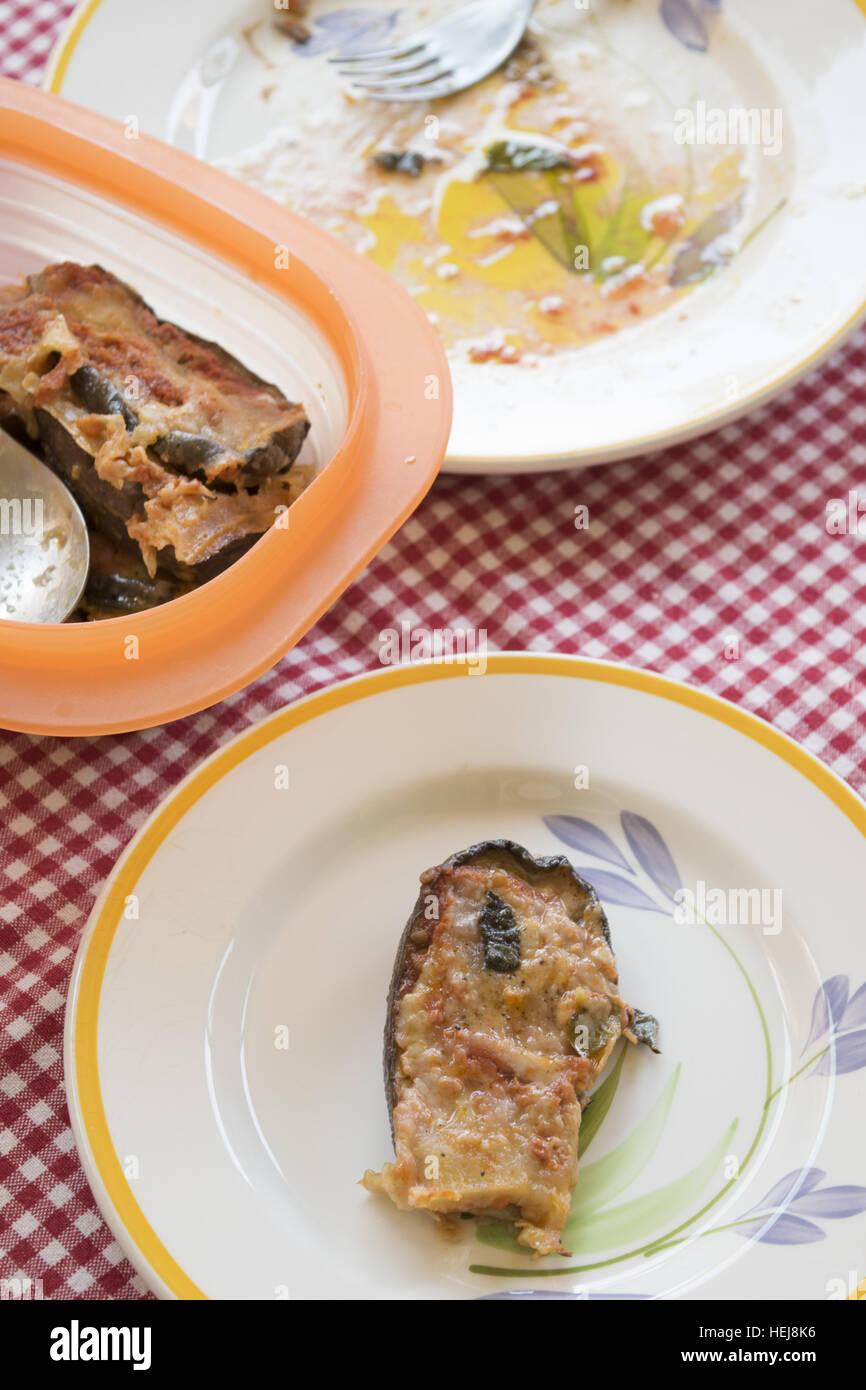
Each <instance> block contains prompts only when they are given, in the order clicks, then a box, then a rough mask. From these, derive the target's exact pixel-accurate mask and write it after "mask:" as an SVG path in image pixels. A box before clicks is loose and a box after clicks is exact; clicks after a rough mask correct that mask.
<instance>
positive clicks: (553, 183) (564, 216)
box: [486, 170, 584, 271]
mask: <svg viewBox="0 0 866 1390" xmlns="http://www.w3.org/2000/svg"><path fill="white" fill-rule="evenodd" d="M486 177H487V178H488V179H489V180H490V182H491V183H492V185H493V187H494V188H495V189H496V191H497V193H498V194H499V196H500V197H501V198H502V199H503V201H504V202H505V203H507V204H508V206H509V207H510V208H511V209H512V211H513V212H516V213H517V216H518V217H519V218H520V220H521V222H523V223H524V225H525V226H526V227H527V228H528V230H529V231H530V232H531V233H532V235H533V236H534V237H535V238H536V240H537V241H540V242H541V244H542V246H543V247H544V248H545V250H547V251H549V252H550V254H551V256H553V257H554V259H555V260H557V261H559V264H560V265H561V266H564V267H565V269H566V270H572V271H573V270H574V268H575V267H574V259H575V254H576V251H577V247H578V246H581V245H583V244H584V238H583V236H582V234H581V231H580V228H579V226H578V224H577V221H576V220H575V216H574V208H573V206H572V203H571V198H570V197H569V196H567V195H566V190H565V189H564V186H563V185H562V184H561V183H560V182H559V176H558V175H557V174H555V173H549V172H548V173H544V172H542V173H537V172H529V173H524V172H514V173H503V172H498V171H496V170H491V171H490V172H489V173H488V174H487V175H486ZM548 205H550V208H551V210H550V211H549V212H546V213H545V214H544V216H539V210H540V209H541V208H544V207H547V206H548Z"/></svg>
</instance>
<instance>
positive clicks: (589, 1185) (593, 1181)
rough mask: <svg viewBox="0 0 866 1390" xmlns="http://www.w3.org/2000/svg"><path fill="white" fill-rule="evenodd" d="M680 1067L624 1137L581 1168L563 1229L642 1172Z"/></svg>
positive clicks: (656, 1140)
mask: <svg viewBox="0 0 866 1390" xmlns="http://www.w3.org/2000/svg"><path fill="white" fill-rule="evenodd" d="M681 1071H682V1064H680V1065H678V1066H677V1067H675V1068H674V1071H673V1073H672V1074H671V1076H670V1077H669V1078H668V1080H667V1082H666V1083H665V1085H664V1087H663V1088H662V1091H661V1094H660V1095H659V1098H658V1100H657V1101H656V1102H655V1104H654V1105H653V1107H652V1109H651V1110H650V1112H649V1114H648V1115H647V1116H646V1118H645V1119H643V1120H641V1122H640V1124H639V1125H637V1126H636V1127H635V1128H634V1129H633V1130H632V1132H631V1134H630V1135H629V1136H628V1138H627V1139H624V1140H623V1141H622V1143H621V1144H618V1145H617V1146H616V1148H615V1149H611V1151H610V1153H609V1154H605V1156H604V1158H600V1159H598V1160H597V1161H596V1162H595V1163H590V1164H589V1166H588V1167H586V1168H584V1170H583V1172H582V1173H581V1174H580V1176H579V1178H578V1183H577V1187H576V1188H575V1192H574V1199H573V1201H572V1203H571V1214H570V1216H569V1218H568V1225H567V1227H566V1229H571V1227H572V1222H573V1221H574V1220H575V1217H578V1218H579V1219H580V1220H583V1219H584V1218H585V1216H586V1215H587V1213H588V1212H591V1211H595V1210H596V1209H597V1208H598V1207H601V1206H604V1205H605V1204H606V1203H607V1202H609V1201H611V1199H612V1198H613V1197H616V1196H618V1195H619V1193H620V1192H623V1191H624V1190H625V1189H626V1188H627V1187H628V1185H629V1183H632V1182H634V1180H635V1178H636V1177H638V1176H639V1174H640V1173H642V1172H643V1170H644V1168H645V1167H646V1165H647V1164H648V1163H649V1161H650V1159H651V1158H652V1156H653V1154H654V1153H655V1151H656V1149H657V1148H658V1146H659V1141H660V1139H661V1137H662V1134H663V1133H664V1128H665V1125H666V1124H667V1122H668V1115H669V1114H670V1110H671V1105H672V1104H673V1099H674V1093H675V1092H676V1089H677V1086H678V1085H679V1080H680V1072H681Z"/></svg>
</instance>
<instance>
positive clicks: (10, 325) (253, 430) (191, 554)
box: [0, 261, 310, 608]
mask: <svg viewBox="0 0 866 1390" xmlns="http://www.w3.org/2000/svg"><path fill="white" fill-rule="evenodd" d="M0 425H2V427H4V428H6V429H8V430H9V431H10V433H13V434H17V435H18V437H19V438H22V439H24V440H25V441H26V442H28V443H29V444H30V446H31V447H34V445H35V446H36V447H37V448H39V449H40V450H41V452H42V455H43V457H44V458H45V461H46V463H47V464H48V465H49V467H51V468H52V469H53V470H54V471H55V472H56V473H57V474H59V476H60V477H61V478H62V479H63V481H64V482H65V483H66V485H67V486H68V487H69V489H70V491H71V492H72V493H73V494H74V496H75V497H76V500H77V501H78V503H79V505H80V506H81V509H82V511H83V512H84V515H85V517H86V519H87V522H88V525H89V526H90V528H91V530H92V531H93V532H94V533H96V534H97V535H99V536H100V537H101V538H103V540H104V541H105V542H107V543H109V544H110V545H111V546H113V547H114V548H115V550H116V551H117V555H118V560H117V564H116V567H115V572H116V574H117V579H118V583H117V584H116V585H114V588H115V589H117V590H118V592H119V595H120V600H121V602H120V607H121V608H123V607H124V606H125V604H126V603H127V602H128V601H132V602H134V603H135V605H136V606H147V600H148V598H150V599H151V602H157V603H158V602H160V601H163V600H164V598H165V597H166V596H171V595H172V593H173V592H175V591H176V590H177V589H178V588H179V589H180V591H183V590H184V589H185V588H189V587H193V586H194V585H195V584H199V583H202V582H203V581H204V580H206V579H209V578H210V577H211V576H212V575H213V574H215V573H218V572H219V571H220V570H221V569H225V567H226V566H227V565H228V564H230V563H232V562H233V561H234V560H235V559H237V558H238V557H239V556H240V555H241V554H243V552H244V551H245V550H247V549H248V548H249V547H250V546H251V545H252V544H253V543H254V542H255V541H256V540H257V539H258V538H259V536H260V535H261V534H262V533H263V532H264V531H266V530H267V529H268V527H269V526H270V525H271V524H272V523H273V522H274V520H275V519H276V516H277V515H278V512H279V511H280V510H285V508H286V507H287V506H288V505H290V504H291V502H293V501H294V499H295V498H296V497H297V495H298V494H299V493H300V492H301V491H302V490H303V487H304V485H305V483H306V482H309V481H310V479H309V477H307V476H305V467H303V466H299V467H298V468H297V469H294V470H293V471H292V473H291V476H289V470H290V469H292V465H293V464H294V462H295V459H296V458H297V455H298V452H299V450H300V449H301V446H302V444H303V442H304V439H305V438H306V435H307V432H308V430H309V428H310V422H309V420H308V418H307V415H306V412H305V410H304V407H303V406H302V405H298V404H296V403H294V402H292V401H289V400H287V399H286V397H285V396H284V395H283V394H282V392H281V391H280V390H278V388H277V387H276V386H273V385H271V384H270V383H268V382H266V381H263V380H262V379H261V378H260V377H258V376H256V375H255V374H254V373H253V372H251V371H249V370H248V369H247V368H246V367H245V366H243V364H242V363H240V362H239V361H237V359H236V358H234V357H232V356H231V355H230V354H229V353H228V352H226V351H225V350H224V349H223V348H222V347H220V346H219V344H217V343H211V342H208V341H206V340H205V339H203V338H198V337H196V336H195V335H194V334H192V333H187V332H186V331H185V330H183V329H181V328H178V327H177V325H176V324H173V323H170V322H168V321H167V320H164V319H159V318H157V316H156V315H155V314H154V313H153V311H152V310H151V309H150V308H149V306H148V305H147V304H146V303H145V301H144V300H143V299H142V298H141V296H140V295H139V294H137V293H136V292H135V290H133V289H131V288H130V287H129V286H128V285H126V284H124V283H123V281H121V280H118V279H117V278H116V276H114V275H112V274H110V272H108V271H106V270H103V269H102V267H101V266H97V265H91V266H82V265H77V264H75V263H74V262H70V261H66V262H63V263H61V264H58V265H51V266H47V267H46V268H45V269H44V270H41V271H39V272H38V273H36V274H32V275H28V276H27V277H26V278H25V279H24V280H23V281H22V282H21V283H20V284H17V285H9V286H5V287H4V288H2V289H0ZM103 549H105V546H103ZM110 580H111V575H110V574H108V575H106V574H105V573H104V572H103V573H101V574H97V575H96V576H95V584H94V585H92V586H91V587H92V588H94V587H95V588H96V590H97V591H98V592H97V598H98V599H100V601H103V600H106V601H107V600H109V599H110V598H111V597H112V595H111V594H110V593H109V589H110V588H111V587H112V586H111V582H110ZM149 584H150V586H151V590H152V592H151V593H150V594H149V593H148V585H149ZM130 585H132V586H135V590H136V591H135V594H134V595H133V596H132V597H131V589H130ZM115 596H116V595H115ZM109 606H110V604H109Z"/></svg>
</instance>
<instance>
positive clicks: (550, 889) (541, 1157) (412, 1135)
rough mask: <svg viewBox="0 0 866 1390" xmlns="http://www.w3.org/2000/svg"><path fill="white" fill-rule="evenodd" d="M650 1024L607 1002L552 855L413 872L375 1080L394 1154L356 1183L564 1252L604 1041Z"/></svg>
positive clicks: (611, 988)
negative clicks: (507, 1226) (415, 886)
mask: <svg viewBox="0 0 866 1390" xmlns="http://www.w3.org/2000/svg"><path fill="white" fill-rule="evenodd" d="M656 1033H657V1024H656V1021H655V1019H653V1018H651V1017H650V1016H648V1015H645V1014H641V1013H639V1012H637V1011H636V1010H635V1009H633V1008H632V1007H631V1005H630V1004H627V1003H626V1001H625V1000H624V999H623V998H622V996H621V995H620V993H619V987H618V980H617V967H616V961H615V959H614V955H613V951H612V949H611V942H610V931H609V928H608V925H607V921H606V919H605V915H604V912H603V910H602V908H601V904H600V903H599V901H598V898H597V897H596V894H595V892H594V890H593V889H592V888H591V887H590V885H589V884H588V883H586V882H585V881H584V880H583V879H582V878H580V877H579V875H578V874H577V873H576V872H575V870H574V869H573V868H572V866H571V864H570V863H569V862H568V860H567V859H565V858H563V857H560V856H557V857H552V858H546V859H534V858H533V857H532V855H530V854H529V853H528V852H527V851H526V850H525V849H523V848H521V846H520V845H516V844H513V843H512V842H511V841H508V840H490V841H487V842H485V843H483V844H479V845H473V846H472V848H471V849H467V850H464V851H462V852H461V853H459V854H454V855H452V856H451V858H450V859H447V860H446V861H445V862H444V863H443V864H440V865H439V866H438V867H437V868H434V869H428V870H427V872H426V873H424V874H422V876H421V893H420V896H419V898H418V901H417V903H416V904H415V908H414V911H413V912H412V916H411V917H410V918H409V922H408V924H407V926H406V929H405V931H404V933H403V936H402V939H401V941H400V946H399V949H398V952H397V960H396V964H395V966H394V973H393V978H392V980H391V989H390V993H389V997H388V1010H387V1019H386V1025H385V1056H384V1061H385V1087H386V1093H387V1099H388V1109H389V1112H390V1117H391V1133H392V1137H393V1141H394V1152H395V1159H394V1162H393V1163H386V1164H385V1165H384V1167H383V1169H382V1172H381V1173H373V1172H369V1171H368V1172H367V1173H366V1174H365V1175H364V1179H363V1183H364V1186H365V1187H366V1188H367V1189H368V1190H369V1191H371V1192H383V1193H387V1195H388V1196H389V1197H390V1198H391V1199H392V1200H393V1201H394V1202H395V1203H396V1204H397V1206H399V1207H402V1208H404V1209H406V1210H413V1211H415V1210H417V1211H427V1212H429V1213H431V1214H432V1215H433V1216H435V1217H436V1218H438V1219H439V1221H440V1222H444V1223H445V1224H446V1225H447V1224H450V1222H451V1221H452V1220H453V1219H454V1218H455V1217H456V1216H458V1215H460V1214H465V1213H469V1214H473V1215H478V1214H487V1215H495V1214H500V1215H504V1216H511V1217H513V1219H514V1221H515V1224H516V1228H517V1238H518V1240H519V1241H520V1242H521V1244H523V1245H526V1246H528V1247H529V1248H530V1249H532V1250H534V1251H535V1252H536V1253H537V1254H538V1255H550V1254H563V1255H564V1254H568V1253H569V1252H568V1251H566V1250H565V1249H564V1248H563V1246H562V1240H561V1236H562V1229H563V1226H564V1225H565V1221H566V1219H567V1217H568V1211H569V1206H570V1202H571V1194H572V1190H573V1188H574V1185H575V1183H576V1181H577V1148H578V1134H579V1130H580V1117H581V1111H582V1108H583V1107H584V1106H585V1105H586V1103H587V1101H588V1099H589V1093H590V1091H591V1090H592V1088H593V1086H594V1084H595V1082H596V1080H597V1078H598V1076H599V1073H600V1072H601V1070H602V1068H603V1067H604V1065H605V1063H606V1061H607V1059H608V1057H609V1056H610V1054H611V1051H612V1050H613V1048H614V1046H615V1045H616V1043H617V1040H618V1039H619V1038H620V1037H625V1038H627V1039H628V1040H629V1041H630V1042H634V1043H637V1042H643V1043H646V1044H648V1045H649V1046H650V1047H652V1048H653V1050H654V1051H655V1050H656V1049H655V1041H656Z"/></svg>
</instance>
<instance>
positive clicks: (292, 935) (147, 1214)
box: [66, 653, 866, 1299]
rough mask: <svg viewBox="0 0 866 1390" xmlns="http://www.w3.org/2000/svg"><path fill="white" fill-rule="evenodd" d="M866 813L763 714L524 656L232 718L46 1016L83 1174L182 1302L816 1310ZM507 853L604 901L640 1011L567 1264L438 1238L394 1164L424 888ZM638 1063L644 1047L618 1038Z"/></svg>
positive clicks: (865, 1241) (572, 663)
mask: <svg viewBox="0 0 866 1390" xmlns="http://www.w3.org/2000/svg"><path fill="white" fill-rule="evenodd" d="M864 837H866V807H864V805H863V803H862V802H861V801H860V800H859V799H858V798H857V797H856V796H855V795H854V794H853V793H852V792H851V790H850V789H849V788H848V787H847V786H846V785H845V784H844V783H842V782H841V781H840V780H838V779H837V778H835V777H834V776H833V775H832V774H831V773H830V772H829V771H828V770H827V769H826V768H825V767H824V766H823V765H822V764H820V763H819V762H817V761H816V760H815V759H814V758H812V757H810V756H809V755H808V754H807V753H805V752H804V751H803V750H802V749H801V748H799V747H798V746H797V745H796V744H795V743H793V742H792V741H791V740H789V739H787V738H786V737H785V736H783V735H782V734H779V733H777V732H776V731H775V730H774V729H772V728H771V727H770V726H768V725H767V724H765V723H763V722H762V721H761V720H759V719H757V718H755V717H754V716H753V715H750V714H747V713H745V712H744V711H742V710H740V709H738V708H736V707H735V706H733V705H730V704H728V703H726V702H725V701H722V700H720V699H718V698H716V697H715V696H711V695H708V694H705V693H702V692H700V691H698V690H694V689H691V688H690V687H687V686H684V685H679V684H677V683H675V682H672V681H669V680H666V679H664V678H662V677H660V676H656V675H652V674H650V673H647V672H642V671H637V670H633V669H630V668H628V667H622V666H615V665H612V664H607V663H604V662H591V661H582V660H578V659H576V658H570V657H552V656H540V655H530V654H512V653H504V654H496V655H492V656H490V657H488V658H486V660H481V659H476V660H470V661H466V660H463V661H462V662H458V663H437V662H435V661H434V662H431V663H428V664H426V665H421V666H408V667H399V666H398V667H394V668H389V669H383V670H380V671H378V672H376V673H374V674H371V675H365V676H361V677H358V678H357V679H354V680H351V681H347V682H345V683H344V684H341V685H338V686H335V687H333V688H331V689H329V690H324V691H321V692H320V693H318V694H316V695H313V696H311V697H309V698H307V699H305V700H302V701H299V702H298V703H297V704H294V705H292V706H290V707H288V708H287V709H285V710H283V711H281V712H280V713H278V714H275V715H273V716H272V717H270V718H268V719H266V720H265V721H263V722H262V723H261V724H258V725H256V726H255V727H253V728H251V729H249V730H247V731H246V732H245V733H243V734H241V735H240V736H239V737H238V738H237V739H235V740H234V741H233V742H232V743H230V744H229V745H228V746H227V747H226V748H223V749H222V750H220V751H219V752H218V753H217V754H215V755H214V756H213V757H212V758H210V759H209V760H208V761H206V762H205V763H204V764H203V765H202V766H201V767H200V768H198V769H197V770H196V771H195V772H194V773H192V774H191V776H189V777H188V778H187V779H186V780H185V781H184V782H183V783H182V784H181V785H180V786H179V787H178V788H177V789H176V790H175V791H174V792H173V793H172V794H171V795H170V796H169V797H168V798H167V799H166V800H165V802H164V803H163V805H162V806H161V807H160V808H159V810H158V811H157V812H156V813H155V814H154V815H153V816H152V817H151V818H150V820H149V821H148V823H147V824H146V825H145V826H144V828H143V829H142V830H141V831H140V833H139V834H138V836H137V837H136V839H135V840H134V841H133V843H132V844H131V845H130V847H129V848H128V849H127V850H126V852H125V853H124V855H123V857H122V858H121V860H120V862H119V864H118V866H117V868H116V869H115V871H114V873H113V875H112V877H111V879H110V881H109V883H108V884H107V886H106V888H105V891H104V892H103V894H102V897H101V899H100V901H99V903H98V905H97V906H96V908H95V909H94V912H93V916H92V918H91V922H90V924H89V927H88V930H87V932H86V934H85V937H84V940H83V942H82V945H81V949H80V952H79V956H78V959H77V962H76V967H75V971H74V975H73V980H72V987H71V992H70V998H69V1005H68V1012H67V1033H66V1082H67V1090H68V1096H69V1104H70V1112H71V1116H72V1123H73V1127H74V1131H75V1135H76V1139H77V1142H78V1145H79V1149H80V1152H81V1155H82V1158H83V1161H84V1165H85V1168H86V1172H87V1176H88V1178H89V1180H90V1183H91V1186H92V1187H93V1191H94V1193H95V1194H96V1198H97V1200H98V1202H99V1204H100V1207H101V1208H102V1211H103V1212H104V1214H105V1217H106V1219H107V1221H108V1223H109V1225H110V1226H111V1228H112V1229H113V1231H114V1233H115V1234H116V1236H117V1238H118V1240H119V1241H120V1243H121V1245H122V1247H123V1249H124V1250H125V1251H126V1253H127V1254H128V1255H129V1257H130V1259H131V1260H132V1261H133V1263H134V1264H135V1266H136V1268H137V1269H138V1270H139V1271H140V1273H141V1274H142V1276H143V1277H144V1279H145V1280H146V1281H147V1283H148V1284H149V1286H150V1287H151V1288H153V1289H154V1290H155V1291H156V1292H157V1293H159V1294H160V1295H161V1296H163V1297H176V1298H200V1297H208V1298H250V1299H274V1298H276V1299H283V1298H344V1299H356V1298H443V1299H452V1298H483V1297H490V1296H502V1295H503V1294H504V1295H506V1296H509V1297H511V1296H518V1297H525V1296H526V1295H527V1294H530V1293H531V1294H533V1295H535V1296H539V1295H541V1296H548V1297H549V1296H550V1295H551V1294H555V1295H558V1296H560V1297H570V1298H721V1299H727V1298H742V1297H748V1298H753V1299H761V1298H767V1297H776V1298H783V1299H826V1298H831V1299H834V1298H844V1297H848V1296H850V1295H851V1294H852V1293H853V1292H854V1291H855V1290H856V1287H857V1284H858V1282H859V1281H860V1280H861V1279H862V1278H863V1274H864V1258H866V1187H864V1186H863V1183H862V1178H863V1158H862V1156H863V1152H864V1147H866V1118H864V1117H866V944H864V937H863V932H862V923H861V920H860V903H861V900H862V893H861V888H862V883H863V879H864V874H866V838H864ZM494 838H509V839H513V840H516V841H518V842H519V843H521V844H523V845H525V846H526V848H528V849H529V850H530V852H532V853H533V854H536V855H538V854H550V853H557V852H559V853H562V852H564V853H566V854H567V855H568V856H569V858H570V859H571V861H572V863H573V864H574V865H575V867H576V868H578V869H579V870H580V872H581V873H582V874H583V875H584V876H585V877H586V878H587V879H588V880H589V881H590V882H591V883H592V884H593V885H594V886H595V888H596V890H597V892H598V894H599V896H600V897H601V899H602V901H603V903H604V906H605V910H606V912H607V915H608V919H609V922H610V927H611V932H612V938H613V945H614V949H615V950H616V953H617V959H618V964H619V970H620V978H621V980H622V984H623V991H624V994H625V995H626V997H627V998H629V999H632V1000H634V1001H635V1002H636V1003H638V1004H639V1006H640V1007H642V1008H644V1009H647V1010H651V1011H653V1012H654V1013H655V1014H656V1015H657V1016H658V1018H659V1020H660V1024H661V1033H660V1046H661V1049H662V1050H661V1054H660V1055H659V1056H653V1055H651V1054H649V1053H648V1052H647V1051H646V1050H645V1049H631V1048H628V1047H627V1045H626V1044H622V1045H621V1048H620V1051H619V1052H618V1053H617V1054H615V1057H614V1058H613V1059H612V1062H611V1064H610V1065H609V1067H608V1069H607V1072H606V1074H605V1076H604V1077H603V1078H602V1080H601V1082H600V1089H599V1091H598V1092H597V1093H596V1094H595V1096H594V1098H593V1100H592V1101H591V1102H590V1106H589V1108H588V1110H587V1111H586V1113H585V1115H584V1121H583V1126H582V1144H583V1148H582V1153H581V1171H580V1175H579V1179H578V1184H577V1188H576V1192H575V1198H574V1203H573V1206H572V1212H571V1216H570V1218H569V1223H568V1226H567V1228H566V1241H567V1245H568V1248H569V1249H570V1250H571V1251H572V1255H571V1257H570V1258H568V1259H563V1258H561V1257H548V1258H546V1259H543V1260H540V1261H536V1260H533V1259H532V1258H531V1257H530V1256H529V1255H528V1254H527V1253H526V1252H522V1251H521V1250H520V1248H519V1247H517V1246H516V1245H515V1244H514V1241H513V1236H512V1233H511V1228H510V1227H509V1226H508V1225H507V1224H505V1223H501V1222H499V1223H488V1224H485V1223H483V1222H480V1223H476V1222H474V1221H472V1222H469V1221H467V1222H466V1223H464V1227H465V1229H463V1230H462V1234H461V1237H460V1238H459V1239H457V1240H455V1241H447V1240H443V1239H442V1237H441V1236H440V1235H439V1234H438V1232H437V1230H436V1229H435V1227H434V1225H433V1223H432V1222H431V1221H430V1220H429V1218H427V1217H426V1216H424V1215H423V1214H406V1213H402V1212H399V1211H398V1210H397V1209H396V1208H395V1207H393V1206H392V1205H391V1204H390V1203H389V1202H388V1201H387V1200H386V1199H385V1198H383V1197H376V1196H371V1195H370V1194H368V1193H367V1192H366V1191H364V1190H363V1189H362V1188H361V1187H360V1186H359V1185H358V1180H359V1178H360V1177H361V1176H362V1174H363V1172H364V1170H365V1169H366V1168H368V1167H371V1168H376V1167H379V1166H380V1165H381V1163H382V1162H383V1161H385V1160H387V1159H388V1157H389V1156H390V1155H389V1150H390V1136H389V1131H388V1120H387V1114H386V1105H385V1096H384V1093H383V1087H382V1077H381V1058H380V1053H381V1039H382V1028H383V1023H384V1013H385V998H386V993H387V990H388V982H389V978H390V973H391V967H392V963H393V957H394V953H395V950H396V947H397V942H398V939H399V936H400V933H401V930H402V926H403V923H404V921H405V920H406V918H407V917H408V915H409V912H410V910H411V907H412V904H413V902H414V900H415V895H416V889H417V879H418V874H419V873H420V872H421V871H422V870H423V869H425V868H427V867H429V866H430V865H432V864H435V863H438V862H440V861H441V860H442V859H443V858H445V857H446V856H447V855H449V854H451V853H453V852H454V851H455V850H458V849H462V848H464V847H466V846H468V845H470V844H473V843H476V842H478V841H480V840H484V839H494ZM639 1053H640V1054H643V1055H638V1054H639Z"/></svg>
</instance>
